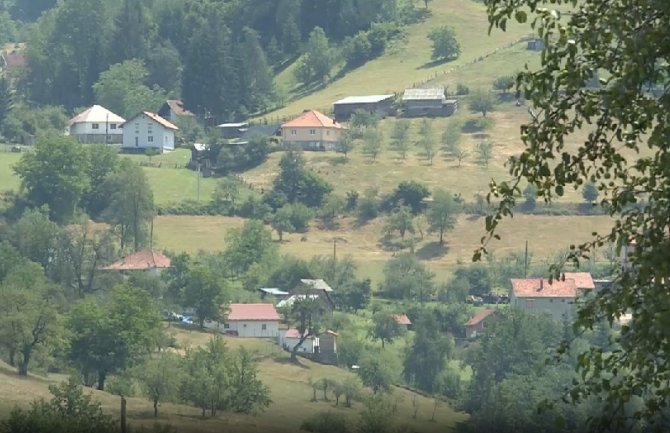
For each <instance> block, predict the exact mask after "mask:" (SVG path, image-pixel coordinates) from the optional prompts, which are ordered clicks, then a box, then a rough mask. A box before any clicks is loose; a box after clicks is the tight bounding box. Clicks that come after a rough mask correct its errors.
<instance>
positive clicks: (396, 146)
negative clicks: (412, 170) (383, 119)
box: [391, 119, 411, 159]
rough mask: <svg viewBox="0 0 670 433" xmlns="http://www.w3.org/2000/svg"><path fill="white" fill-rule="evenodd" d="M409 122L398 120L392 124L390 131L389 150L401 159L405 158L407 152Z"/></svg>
mask: <svg viewBox="0 0 670 433" xmlns="http://www.w3.org/2000/svg"><path fill="white" fill-rule="evenodd" d="M410 126H411V125H410V123H409V120H407V119H399V120H396V121H395V122H394V123H393V129H391V149H392V150H394V151H396V152H398V154H399V155H400V157H401V158H402V159H405V158H406V157H407V151H408V150H409V146H410V142H409V128H410Z"/></svg>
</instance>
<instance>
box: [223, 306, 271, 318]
mask: <svg viewBox="0 0 670 433" xmlns="http://www.w3.org/2000/svg"><path fill="white" fill-rule="evenodd" d="M279 319H280V318H279V313H277V310H276V309H275V306H274V305H273V304H230V306H229V307H228V312H227V317H226V320H227V321H229V322H230V321H238V320H248V321H252V320H267V321H279Z"/></svg>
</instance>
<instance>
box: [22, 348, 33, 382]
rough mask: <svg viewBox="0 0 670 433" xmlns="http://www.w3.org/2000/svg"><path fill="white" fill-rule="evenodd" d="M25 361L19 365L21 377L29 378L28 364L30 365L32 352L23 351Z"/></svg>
mask: <svg viewBox="0 0 670 433" xmlns="http://www.w3.org/2000/svg"><path fill="white" fill-rule="evenodd" d="M22 355H23V359H21V362H20V363H19V376H28V364H29V363H30V355H31V350H24V351H22Z"/></svg>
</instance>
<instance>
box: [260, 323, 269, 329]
mask: <svg viewBox="0 0 670 433" xmlns="http://www.w3.org/2000/svg"><path fill="white" fill-rule="evenodd" d="M266 329H268V325H266V324H265V323H263V324H262V325H261V330H263V331H265V330H266Z"/></svg>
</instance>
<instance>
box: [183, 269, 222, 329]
mask: <svg viewBox="0 0 670 433" xmlns="http://www.w3.org/2000/svg"><path fill="white" fill-rule="evenodd" d="M181 297H182V305H183V306H184V307H190V308H193V309H194V310H195V317H196V318H197V320H198V325H199V326H200V328H201V329H202V328H204V326H205V320H218V319H219V318H220V317H221V308H222V307H223V304H224V303H225V301H226V294H225V288H224V285H223V281H221V280H220V279H219V278H217V276H216V275H214V273H213V272H212V271H211V270H210V269H208V268H207V267H205V266H203V265H194V266H192V267H191V268H190V269H189V270H188V273H187V275H186V278H185V285H184V287H183V288H182V292H181Z"/></svg>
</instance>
